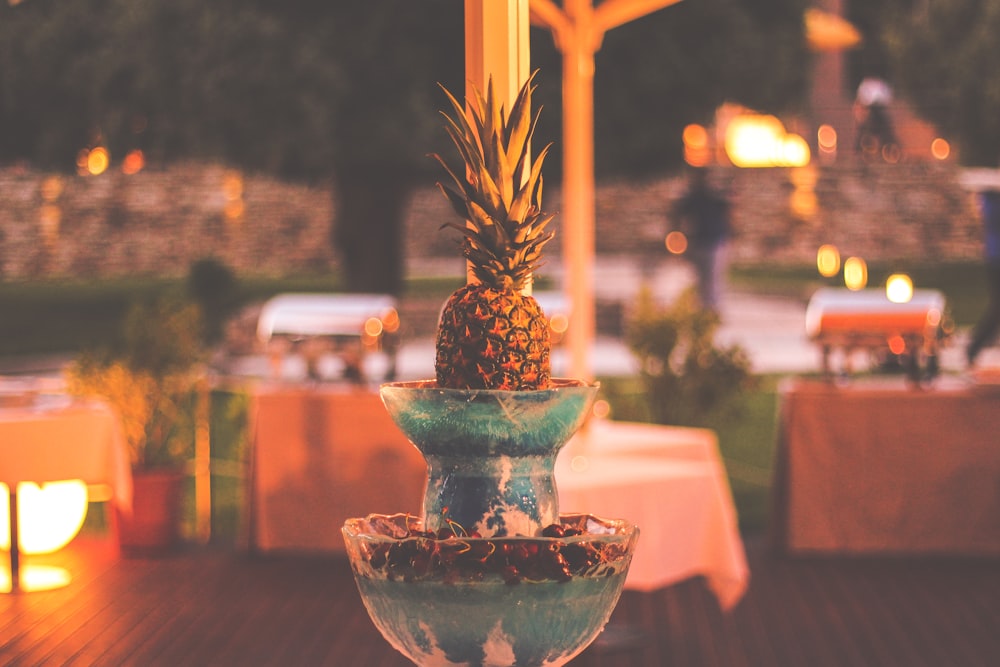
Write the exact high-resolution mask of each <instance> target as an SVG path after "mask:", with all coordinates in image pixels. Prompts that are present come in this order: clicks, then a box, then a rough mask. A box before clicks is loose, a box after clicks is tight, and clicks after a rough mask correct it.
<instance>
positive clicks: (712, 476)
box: [556, 421, 750, 609]
mask: <svg viewBox="0 0 1000 667" xmlns="http://www.w3.org/2000/svg"><path fill="white" fill-rule="evenodd" d="M556 483H557V485H558V489H559V506H560V511H562V512H586V513H590V514H596V515H598V516H603V517H609V518H619V519H628V520H630V521H632V522H633V523H635V524H636V525H638V526H639V530H640V535H639V546H638V548H637V550H636V553H635V556H634V557H633V560H632V566H631V568H630V570H629V575H628V579H627V581H626V583H625V586H626V587H627V588H630V589H634V590H642V591H649V590H654V589H656V588H660V587H663V586H667V585H670V584H672V583H676V582H678V581H681V580H683V579H687V578H689V577H694V576H704V577H705V578H706V581H707V583H708V586H709V588H710V589H711V590H712V592H713V593H714V594H715V596H716V598H717V599H718V600H719V604H720V605H721V606H722V608H723V609H730V608H732V607H733V606H734V605H735V604H736V603H737V602H738V601H739V600H740V598H741V597H742V595H743V593H744V592H745V590H746V587H747V584H748V581H749V577H750V573H749V569H748V567H747V563H746V554H745V552H744V549H743V542H742V540H741V538H740V534H739V528H738V525H737V520H736V510H735V507H734V505H733V498H732V493H731V491H730V488H729V480H728V478H727V476H726V473H725V470H724V468H723V466H722V461H721V458H720V456H719V452H718V446H717V443H716V438H715V434H714V433H713V432H712V431H709V430H705V429H689V428H678V427H670V426H655V425H650V424H634V423H619V422H612V421H595V422H593V423H592V424H590V425H589V426H588V427H587V429H586V430H585V431H583V432H581V433H579V434H577V436H575V437H574V439H573V440H571V441H570V443H568V444H567V446H566V448H565V449H564V451H563V452H562V453H561V455H560V457H559V460H558V463H557V466H556Z"/></svg>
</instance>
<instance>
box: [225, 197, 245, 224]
mask: <svg viewBox="0 0 1000 667" xmlns="http://www.w3.org/2000/svg"><path fill="white" fill-rule="evenodd" d="M243 209H244V206H243V200H242V199H236V200H233V201H230V202H226V206H225V208H224V209H223V215H225V216H226V219H227V220H230V221H238V220H239V219H240V218H242V217H243Z"/></svg>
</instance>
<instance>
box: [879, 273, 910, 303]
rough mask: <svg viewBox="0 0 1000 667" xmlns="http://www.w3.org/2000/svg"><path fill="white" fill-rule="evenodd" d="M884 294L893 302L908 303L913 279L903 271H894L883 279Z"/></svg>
mask: <svg viewBox="0 0 1000 667" xmlns="http://www.w3.org/2000/svg"><path fill="white" fill-rule="evenodd" d="M885 295H886V297H887V298H888V299H889V301H892V302H893V303H909V301H910V299H912V298H913V281H912V280H910V277H909V276H908V275H906V274H903V273H894V274H892V275H891V276H889V277H888V278H887V279H886V281H885Z"/></svg>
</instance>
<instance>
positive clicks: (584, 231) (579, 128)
mask: <svg viewBox="0 0 1000 667" xmlns="http://www.w3.org/2000/svg"><path fill="white" fill-rule="evenodd" d="M676 2H679V0H604V2H602V3H600V4H599V5H598V6H597V7H595V6H594V3H593V0H565V1H564V2H563V6H562V8H560V7H559V6H558V5H556V4H555V3H554V2H552V0H531V3H530V4H531V19H532V21H534V22H535V23H536V24H537V25H541V26H544V27H546V28H548V29H549V30H551V31H552V36H553V39H554V40H555V43H556V47H557V48H558V49H559V51H560V52H561V53H562V56H563V145H562V150H563V201H562V209H563V210H562V230H563V239H562V244H563V263H564V269H565V283H566V284H565V291H566V293H567V295H568V296H569V303H570V319H569V329H568V330H567V332H566V335H567V346H568V348H569V353H570V376H571V377H574V378H580V379H585V380H591V379H593V377H592V376H593V371H592V369H591V364H590V350H591V347H592V346H593V343H594V338H595V336H596V330H597V323H596V320H597V318H596V315H595V308H594V284H593V283H594V275H593V269H594V259H595V250H594V247H595V238H594V225H595V212H594V211H595V204H594V54H595V53H596V52H597V51H598V50H599V49H600V48H601V41H602V40H603V39H604V33H605V32H607V31H608V30H610V29H612V28H614V27H617V26H619V25H621V24H623V23H627V22H628V21H632V20H634V19H637V18H639V17H640V16H644V15H646V14H649V13H651V12H654V11H656V10H658V9H662V8H663V7H667V6H669V5H672V4H674V3H676Z"/></svg>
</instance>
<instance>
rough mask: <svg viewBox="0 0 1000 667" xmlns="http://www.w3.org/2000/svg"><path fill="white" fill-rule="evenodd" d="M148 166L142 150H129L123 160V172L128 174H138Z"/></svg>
mask: <svg viewBox="0 0 1000 667" xmlns="http://www.w3.org/2000/svg"><path fill="white" fill-rule="evenodd" d="M145 166H146V156H145V155H143V152H142V151H140V150H134V151H129V153H128V155H126V156H125V159H124V160H123V161H122V173H123V174H126V175H128V176H131V175H132V174H138V173H139V172H140V171H142V169H143V167H145Z"/></svg>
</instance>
